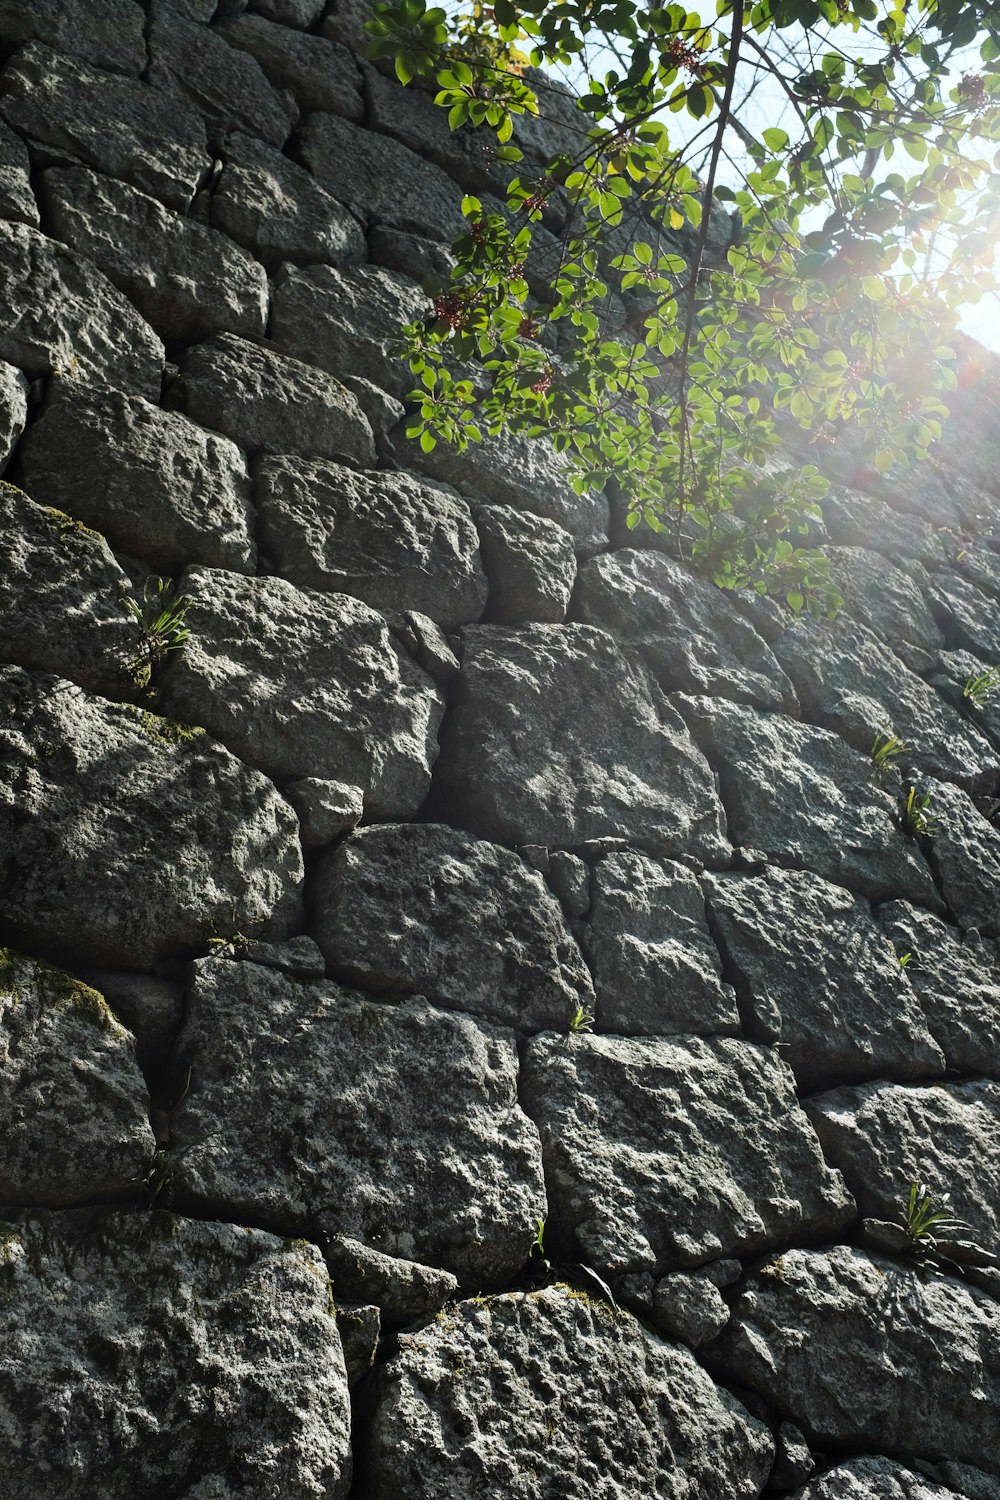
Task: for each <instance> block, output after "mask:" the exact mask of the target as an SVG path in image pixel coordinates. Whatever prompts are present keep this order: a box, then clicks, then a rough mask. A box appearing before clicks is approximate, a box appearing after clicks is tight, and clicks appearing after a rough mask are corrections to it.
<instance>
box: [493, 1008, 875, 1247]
mask: <svg viewBox="0 0 1000 1500" xmlns="http://www.w3.org/2000/svg"><path fill="white" fill-rule="evenodd" d="M522 1099H523V1100H524V1103H525V1107H526V1108H527V1110H528V1111H529V1113H530V1114H531V1116H532V1118H533V1119H535V1120H536V1121H537V1123H538V1127H539V1130H540V1132H541V1137H542V1151H543V1153H544V1157H545V1176H546V1181H547V1183H548V1187H549V1199H550V1219H549V1224H548V1226H547V1227H548V1231H549V1236H550V1239H551V1243H552V1244H553V1245H555V1244H556V1243H557V1242H558V1243H560V1244H564V1245H565V1246H566V1248H567V1251H568V1254H569V1258H571V1259H580V1260H582V1261H584V1262H585V1263H586V1264H587V1265H590V1266H593V1267H595V1269H598V1270H600V1271H601V1272H602V1273H607V1274H610V1275H612V1276H620V1275H622V1274H629V1273H635V1272H653V1273H654V1274H657V1273H662V1272H664V1271H667V1270H671V1269H683V1268H685V1267H688V1266H692V1265H698V1264H699V1263H701V1262H703V1261H707V1260H712V1259H715V1258H716V1257H718V1256H720V1255H729V1254H732V1253H734V1252H735V1253H743V1252H744V1251H748V1252H749V1251H755V1250H760V1249H763V1248H764V1247H766V1246H767V1245H769V1244H772V1245H773V1244H775V1243H781V1242H782V1241H785V1240H788V1239H791V1238H793V1237H802V1236H804V1235H809V1236H813V1237H820V1236H825V1235H830V1234H833V1233H834V1232H836V1231H837V1230H838V1229H842V1228H843V1227H844V1225H845V1224H847V1223H849V1222H850V1220H851V1219H852V1217H853V1213H854V1209H853V1204H852V1202H851V1199H850V1198H849V1196H848V1194H847V1192H846V1190H845V1188H844V1185H843V1182H842V1180H841V1178H840V1175H839V1173H837V1172H834V1171H832V1170H831V1169H830V1168H829V1167H827V1166H826V1165H825V1164H824V1162H823V1159H822V1156H821V1153H820V1149H819V1142H818V1141H817V1139H816V1137H815V1135H814V1134H813V1132H812V1128H811V1127H810V1125H809V1122H808V1121H807V1119H806V1117H805V1115H804V1114H803V1113H802V1112H801V1110H800V1109H798V1107H797V1106H796V1102H795V1093H794V1088H793V1080H792V1075H791V1073H790V1072H789V1071H788V1069H787V1068H786V1067H785V1066H784V1064H783V1063H781V1062H780V1061H779V1060H778V1058H777V1057H776V1055H775V1054H774V1053H773V1052H771V1051H770V1050H769V1049H768V1048H765V1047H755V1046H752V1045H750V1044H749V1043H747V1042H741V1041H737V1040H735V1039H732V1038H728V1037H719V1038H715V1039H712V1040H710V1041H706V1040H703V1039H702V1038H700V1037H683V1038H681V1037H678V1038H666V1037H656V1038H649V1039H641V1040H633V1039H629V1038H625V1037H597V1036H578V1037H573V1038H571V1039H570V1042H569V1044H568V1045H567V1043H566V1041H565V1040H564V1039H562V1038H558V1039H557V1038H552V1037H536V1038H535V1039H534V1040H532V1041H530V1042H529V1043H528V1048H527V1053H526V1056H525V1062H524V1079H523V1083H522Z"/></svg>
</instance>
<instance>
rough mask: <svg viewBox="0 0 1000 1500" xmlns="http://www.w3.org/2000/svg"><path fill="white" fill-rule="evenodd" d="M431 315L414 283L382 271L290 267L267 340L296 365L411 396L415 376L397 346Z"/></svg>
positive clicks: (277, 291)
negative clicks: (408, 329) (410, 326)
mask: <svg viewBox="0 0 1000 1500" xmlns="http://www.w3.org/2000/svg"><path fill="white" fill-rule="evenodd" d="M428 308H429V303H428V301H427V298H426V297H425V296H424V295H423V293H422V292H421V291H420V288H419V287H418V286H416V285H415V283H414V282H412V281H410V280H409V279H408V277H405V276H399V275H397V274H396V273H395V272H393V271H384V270H383V269H382V268H381V267H380V266H359V267H358V268H356V269H353V270H347V271H338V270H336V269H335V268H334V267H333V266H307V267H305V269H304V270H299V269H298V268H297V267H295V266H284V267H282V269H281V271H279V273H278V276H277V278H276V280H275V284H274V292H273V296H272V301H271V317H270V321H269V323H268V333H269V335H270V337H271V339H272V340H273V342H274V345H275V347H276V348H277V349H279V350H281V351H282V352H283V353H285V354H290V355H291V356H292V358H293V359H301V360H304V361H305V363H306V364H313V365H319V367H320V369H321V370H329V371H330V373H331V374H333V375H336V376H338V377H339V378H341V379H342V378H343V377H344V376H345V375H347V374H350V375H358V376H361V378H362V379H364V380H370V381H371V382H372V384H373V385H376V386H381V387H382V388H383V389H385V390H386V391H388V392H389V394H390V395H393V396H404V395H405V394H406V392H407V391H409V390H410V389H411V388H412V386H413V376H412V374H411V373H410V371H409V370H408V369H407V367H406V365H405V364H404V362H403V361H402V360H401V359H398V358H397V357H396V356H395V355H394V354H393V353H392V346H393V343H394V341H395V340H396V339H397V338H398V336H399V333H400V331H401V329H402V328H403V326H404V325H405V324H407V323H412V322H413V321H414V320H415V319H416V318H422V317H424V316H426V313H427V311H428Z"/></svg>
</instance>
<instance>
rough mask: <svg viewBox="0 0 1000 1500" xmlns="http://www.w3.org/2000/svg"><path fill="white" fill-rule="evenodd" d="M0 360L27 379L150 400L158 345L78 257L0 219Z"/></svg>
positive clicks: (158, 368) (158, 374) (154, 394)
mask: <svg viewBox="0 0 1000 1500" xmlns="http://www.w3.org/2000/svg"><path fill="white" fill-rule="evenodd" d="M0 359H4V360H9V361H10V363H11V364H13V365H17V366H19V368H20V369H21V370H23V371H24V373H25V375H27V377H28V378H29V380H34V379H36V378H37V377H38V376H42V375H44V376H48V375H51V374H53V373H55V372H60V373H62V374H64V375H67V376H70V377H79V378H80V379H82V380H84V381H93V380H96V381H98V382H103V381H107V382H108V383H109V384H111V385H117V386H120V387H121V388H123V389H125V390H128V391H131V392H132V393H133V394H134V395H137V396H147V397H150V398H151V399H152V400H158V399H159V395H160V385H161V382H162V376H163V345H162V344H161V343H160V341H159V339H158V338H157V337H156V335H155V333H154V332H153V330H152V329H151V328H150V327H149V325H148V323H144V322H143V320H142V318H140V316H139V314H138V313H137V312H136V310H135V308H134V307H133V306H132V304H131V303H130V302H127V301H126V299H125V298H124V297H123V296H122V295H121V293H120V292H119V291H118V290H117V289H116V288H115V287H113V286H112V285H111V283H110V281H108V280H106V279H105V277H104V276H102V275H101V273H100V271H98V270H96V269H95V267H94V266H92V265H91V264H90V262H89V261H88V260H85V259H84V258H83V256H80V255H76V254H74V252H73V251H72V250H67V249H66V247H65V245H60V244H59V243H58V242H57V241H56V240H50V239H47V238H46V237H45V236H44V235H42V234H39V233H37V231H36V230H34V229H29V228H28V227H27V226H26V225H24V224H8V223H4V222H3V221H0Z"/></svg>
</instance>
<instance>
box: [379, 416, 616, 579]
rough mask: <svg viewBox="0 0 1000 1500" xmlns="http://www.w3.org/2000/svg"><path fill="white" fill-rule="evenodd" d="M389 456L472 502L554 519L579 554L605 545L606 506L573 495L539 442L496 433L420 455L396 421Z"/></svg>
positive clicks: (561, 467) (561, 466) (560, 465)
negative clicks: (465, 444)
mask: <svg viewBox="0 0 1000 1500" xmlns="http://www.w3.org/2000/svg"><path fill="white" fill-rule="evenodd" d="M391 442H392V449H393V453H394V455H395V457H396V459H397V461H398V462H399V463H400V464H401V465H402V466H403V467H404V468H409V467H418V468H421V469H423V471H424V473H425V474H430V475H431V476H432V477H433V478H434V479H440V480H441V481H442V482H443V483H445V484H453V485H454V486H455V488H456V489H460V490H462V491H463V492H464V493H465V494H468V495H469V496H470V498H472V499H475V500H488V501H490V502H492V503H494V504H496V505H509V506H510V507H511V508H512V509H513V510H517V511H526V512H527V513H528V515H532V516H542V517H544V518H545V519H546V520H549V521H555V523H556V524H557V525H558V526H562V527H563V528H564V529H565V530H566V531H568V532H569V533H570V535H571V536H572V538H573V545H574V547H575V549H576V551H577V553H578V554H579V555H580V556H583V557H589V556H590V555H591V553H593V552H596V551H598V550H599V549H600V548H601V547H604V546H607V530H608V502H607V500H606V499H605V498H604V496H603V495H599V494H594V493H593V492H592V491H588V492H587V493H586V494H583V495H578V494H577V493H576V491H575V490H574V488H573V486H572V484H571V483H570V475H569V472H568V469H567V466H566V463H565V461H564V460H563V459H561V458H560V457H559V456H558V455H557V454H556V453H555V452H553V450H552V448H551V446H550V445H549V444H548V443H546V442H543V441H541V440H540V439H532V438H526V437H521V436H520V435H519V434H517V433H509V432H502V433H500V434H499V435H497V436H495V437H484V438H483V440H482V442H478V443H472V444H470V445H469V447H468V448H466V449H465V451H464V452H463V453H459V452H458V450H457V449H456V448H455V447H454V446H453V445H452V444H451V443H443V442H442V443H438V444H437V446H436V447H435V448H434V449H432V451H431V452H430V453H421V452H420V450H419V447H418V445H417V443H416V441H415V440H414V439H412V438H408V437H407V436H406V423H405V422H401V423H400V424H399V426H398V427H397V428H396V429H395V430H394V431H393V433H392V434H391Z"/></svg>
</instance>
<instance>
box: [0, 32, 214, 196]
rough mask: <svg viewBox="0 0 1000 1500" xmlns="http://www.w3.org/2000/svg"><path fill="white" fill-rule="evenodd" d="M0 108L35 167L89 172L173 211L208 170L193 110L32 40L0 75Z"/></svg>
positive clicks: (200, 125) (202, 135) (202, 132)
mask: <svg viewBox="0 0 1000 1500" xmlns="http://www.w3.org/2000/svg"><path fill="white" fill-rule="evenodd" d="M0 110H2V112H3V115H4V118H5V119H6V120H7V122H8V124H10V125H12V126H13V127H14V129H15V130H17V131H19V132H20V133H21V134H22V135H24V136H26V137H27V139H28V140H29V141H30V143H31V149H32V155H33V162H34V165H35V167H36V168H37V167H39V166H53V165H56V166H65V165H67V164H69V165H81V166H85V167H92V168H93V169H94V171H96V172H105V173H107V174H108V176H110V177H120V178H122V179H123V180H124V181H125V182H130V183H131V184H132V186H133V187H136V188H141V190H142V191H143V192H144V193H149V194H151V195H152V196H153V197H154V198H159V199H160V200H161V201H162V202H163V203H165V204H166V205H167V206H168V207H169V208H174V209H177V211H178V212H179V213H183V212H184V211H185V210H186V209H187V207H188V205H189V204H190V202H191V199H192V198H193V197H194V195H195V192H196V191H197V189H198V185H199V183H200V181H201V178H202V177H203V176H204V174H205V173H206V172H207V170H208V168H209V167H210V165H211V161H210V158H209V155H208V149H207V146H206V141H205V126H204V123H203V121H202V119H201V116H200V115H199V114H197V113H196V111H195V110H193V109H190V108H188V107H187V106H186V105H184V104H183V103H182V102H181V101H180V100H178V99H171V98H170V97H169V95H166V94H163V93H161V92H160V91H159V90H158V89H151V88H149V87H148V86H147V85H146V84H144V83H140V82H139V80H138V79H134V78H117V77H115V76H114V75H110V76H109V74H107V73H106V72H103V71H100V70H98V69H97V68H92V67H88V66H87V65H86V63H83V62H80V61H79V59H77V58H72V57H65V56H63V55H62V54H60V53H59V52H53V51H52V50H51V48H49V47H43V46H40V45H38V44H35V43H32V45H31V46H28V47H24V48H22V49H21V51H19V52H18V53H17V54H16V55H15V57H14V58H13V59H12V61H11V63H10V65H9V66H8V67H7V68H5V69H4V71H3V73H2V74H0Z"/></svg>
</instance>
